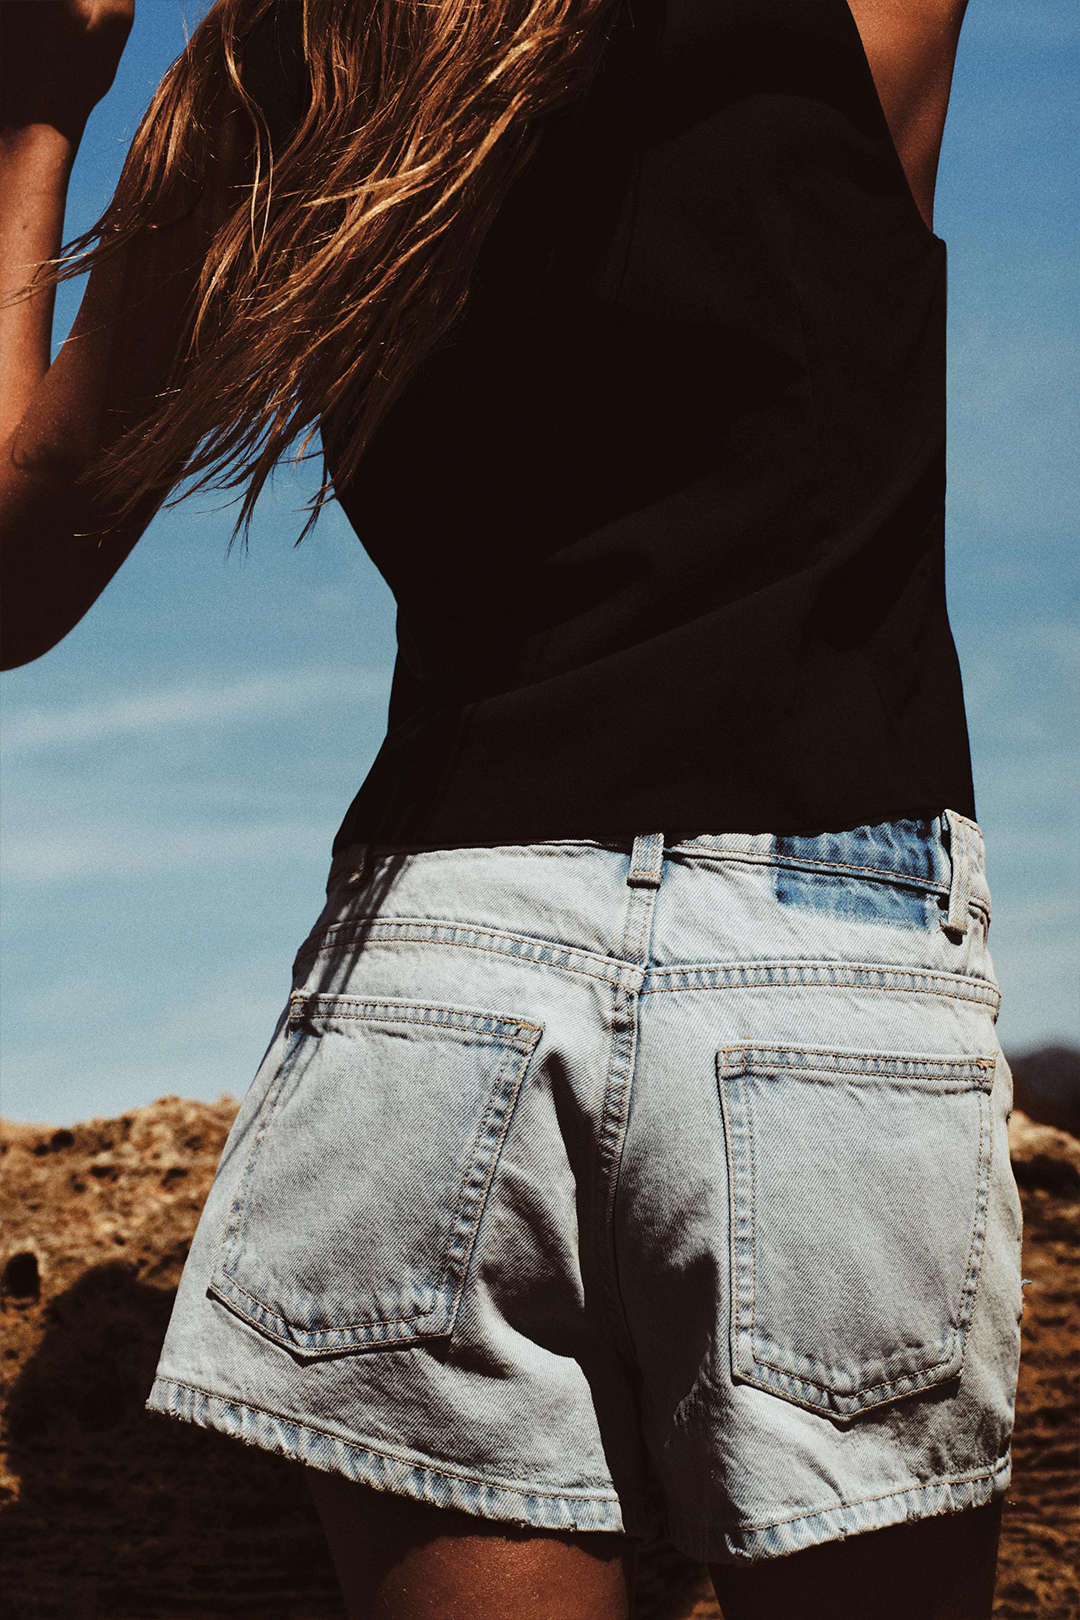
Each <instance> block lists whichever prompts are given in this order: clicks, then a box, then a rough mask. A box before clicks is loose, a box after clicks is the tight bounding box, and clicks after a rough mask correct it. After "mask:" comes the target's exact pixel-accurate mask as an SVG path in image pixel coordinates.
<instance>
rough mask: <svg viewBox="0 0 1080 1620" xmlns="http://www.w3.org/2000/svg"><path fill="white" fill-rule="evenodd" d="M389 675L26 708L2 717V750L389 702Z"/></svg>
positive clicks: (249, 681) (294, 679)
mask: <svg viewBox="0 0 1080 1620" xmlns="http://www.w3.org/2000/svg"><path fill="white" fill-rule="evenodd" d="M388 687H389V672H388V671H384V670H379V669H369V670H359V671H358V670H356V669H349V668H347V669H325V668H324V669H314V670H286V671H279V672H275V673H272V674H261V675H244V676H240V677H237V678H233V679H230V678H228V677H223V678H221V679H220V680H218V681H216V682H214V683H210V682H200V683H189V684H187V685H184V686H173V687H164V688H160V689H158V690H157V691H151V692H140V693H123V694H118V695H116V696H113V697H111V698H110V697H103V698H101V699H100V700H96V701H94V702H93V703H80V704H73V705H70V706H67V707H51V706H50V707H48V708H44V707H42V708H23V709H20V710H17V711H16V712H15V713H14V714H11V715H8V716H6V717H5V719H4V725H3V737H4V749H5V752H6V753H7V754H9V755H11V754H13V753H19V752H21V753H24V754H25V753H40V752H41V751H43V750H45V749H63V748H72V747H78V746H80V745H81V744H85V743H100V742H105V741H108V740H109V739H111V738H115V737H123V736H128V737H130V736H159V735H160V734H161V733H162V732H163V731H170V730H174V729H176V728H177V727H189V726H207V727H221V726H222V725H235V724H240V723H243V722H245V721H252V720H255V721H260V722H261V721H266V720H275V719H278V718H280V717H282V716H284V715H288V714H295V713H297V711H302V710H304V709H306V708H309V707H310V708H314V707H315V706H317V705H318V704H319V703H320V702H325V701H331V700H332V701H334V702H336V703H340V701H341V696H342V693H343V692H347V693H348V694H349V695H350V697H352V698H355V699H356V700H357V701H359V702H374V701H377V700H379V699H382V698H385V697H386V694H387V690H388Z"/></svg>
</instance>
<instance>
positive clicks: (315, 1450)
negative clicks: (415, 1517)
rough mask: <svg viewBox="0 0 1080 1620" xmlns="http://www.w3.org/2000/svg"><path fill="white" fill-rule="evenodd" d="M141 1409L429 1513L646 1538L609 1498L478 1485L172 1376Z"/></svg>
mask: <svg viewBox="0 0 1080 1620" xmlns="http://www.w3.org/2000/svg"><path fill="white" fill-rule="evenodd" d="M145 1408H146V1410H147V1411H148V1412H156V1413H159V1414H160V1415H162V1416H164V1417H171V1418H175V1419H178V1420H179V1421H180V1422H183V1423H193V1424H195V1425H196V1426H197V1427H199V1428H202V1429H214V1430H217V1431H218V1432H219V1433H221V1434H225V1435H228V1436H229V1437H230V1438H232V1439H235V1440H239V1441H241V1442H242V1443H243V1444H245V1445H249V1446H255V1447H257V1448H258V1449H260V1450H263V1451H270V1452H273V1453H275V1454H276V1455H278V1456H281V1457H287V1458H289V1459H290V1460H291V1461H294V1462H299V1463H303V1464H304V1465H305V1466H306V1467H308V1468H318V1469H321V1470H322V1471H323V1472H326V1473H332V1474H340V1475H342V1476H343V1477H344V1478H346V1479H350V1480H354V1481H355V1482H356V1483H357V1484H361V1485H368V1486H370V1487H372V1489H374V1490H380V1491H389V1492H391V1493H392V1494H394V1495H398V1496H405V1497H408V1498H410V1499H411V1500H412V1501H416V1502H425V1503H427V1504H429V1505H430V1506H432V1507H442V1508H453V1509H457V1510H459V1511H460V1512H464V1513H470V1514H473V1515H475V1516H476V1517H478V1518H483V1519H493V1520H496V1521H498V1522H501V1523H505V1524H512V1525H515V1526H518V1527H520V1528H523V1529H534V1530H565V1531H573V1532H579V1533H582V1532H589V1531H609V1532H613V1533H620V1534H624V1535H633V1536H644V1535H647V1534H651V1533H654V1532H651V1531H648V1530H645V1529H640V1528H637V1527H633V1526H630V1525H628V1524H627V1523H626V1521H625V1519H624V1514H623V1508H622V1504H621V1502H620V1500H619V1498H618V1497H617V1496H615V1495H614V1494H602V1493H598V1492H588V1491H580V1492H578V1491H575V1490H573V1489H570V1490H565V1491H561V1492H560V1491H554V1490H553V1491H550V1492H549V1491H537V1490H530V1489H529V1488H528V1486H527V1485H524V1484H521V1483H518V1482H512V1481H502V1480H485V1479H478V1478H476V1477H475V1476H474V1475H469V1474H465V1473H461V1472H457V1471H455V1470H454V1469H453V1468H451V1467H450V1466H448V1465H445V1464H442V1463H440V1462H437V1461H435V1460H434V1459H431V1458H420V1457H409V1456H404V1455H399V1454H395V1453H391V1452H389V1451H386V1450H382V1449H379V1448H378V1447H376V1446H374V1445H372V1444H365V1443H364V1442H362V1441H356V1440H344V1439H342V1438H340V1437H339V1436H337V1435H334V1434H330V1433H328V1432H327V1431H325V1430H322V1429H315V1428H312V1427H310V1426H309V1425H307V1424H304V1423H300V1422H298V1421H297V1420H296V1419H294V1418H286V1417H282V1416H281V1415H280V1414H278V1413H274V1412H267V1411H264V1410H263V1409H262V1408H260V1407H255V1406H249V1405H247V1404H246V1403H244V1402H242V1401H236V1400H232V1399H227V1398H226V1397H224V1396H221V1395H215V1394H212V1393H211V1392H210V1391H208V1390H203V1389H198V1388H196V1387H195V1386H194V1385H191V1384H185V1383H181V1382H179V1381H178V1380H176V1379H172V1378H163V1377H158V1378H155V1380H154V1383H153V1386H152V1388H151V1390H150V1394H149V1396H148V1398H147V1400H146V1402H145Z"/></svg>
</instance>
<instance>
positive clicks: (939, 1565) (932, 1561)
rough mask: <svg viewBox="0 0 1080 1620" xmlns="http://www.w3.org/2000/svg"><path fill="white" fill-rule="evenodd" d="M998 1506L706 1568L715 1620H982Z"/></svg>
mask: <svg viewBox="0 0 1080 1620" xmlns="http://www.w3.org/2000/svg"><path fill="white" fill-rule="evenodd" d="M1000 1526H1001V1499H1000V1498H999V1499H998V1500H997V1501H996V1502H992V1503H990V1504H989V1505H988V1506H986V1507H982V1508H975V1509H973V1510H972V1511H970V1512H967V1513H950V1514H945V1515H943V1516H942V1517H941V1518H935V1519H920V1520H919V1521H918V1522H917V1523H914V1524H898V1525H893V1526H890V1528H889V1529H887V1530H871V1531H868V1532H867V1533H866V1534H865V1535H860V1536H852V1537H850V1539H849V1540H847V1541H831V1542H828V1543H826V1544H825V1545H824V1546H821V1547H810V1548H808V1549H807V1550H806V1551H805V1552H801V1553H793V1554H791V1556H790V1557H788V1558H773V1559H767V1560H765V1561H764V1562H761V1563H757V1564H738V1565H733V1564H713V1565H711V1566H710V1569H709V1574H710V1575H711V1576H712V1582H713V1587H714V1588H715V1591H716V1597H717V1601H718V1602H719V1603H720V1605H721V1607H722V1608H723V1611H724V1620H915V1617H916V1616H917V1617H918V1620H989V1617H990V1613H991V1609H992V1607H993V1597H994V1573H995V1568H996V1564H997V1543H998V1533H999V1530H1000Z"/></svg>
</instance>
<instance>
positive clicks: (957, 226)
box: [0, 0, 1080, 1124]
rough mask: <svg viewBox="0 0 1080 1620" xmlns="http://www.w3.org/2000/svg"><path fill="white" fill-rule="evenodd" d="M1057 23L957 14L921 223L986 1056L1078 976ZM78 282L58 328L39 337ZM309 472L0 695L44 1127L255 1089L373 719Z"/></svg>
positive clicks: (1065, 201)
mask: <svg viewBox="0 0 1080 1620" xmlns="http://www.w3.org/2000/svg"><path fill="white" fill-rule="evenodd" d="M205 9H206V7H205V5H201V4H192V3H189V4H187V5H186V6H181V4H180V3H179V0H138V7H137V18H136V24H135V31H134V33H133V36H132V40H131V42H130V45H129V48H128V52H127V54H126V56H125V59H124V62H123V63H122V65H121V69H120V73H119V76H118V79H117V83H116V86H115V87H114V90H113V92H112V93H111V94H110V96H109V98H108V100H107V101H106V102H105V103H103V104H102V106H101V107H99V108H98V109H97V111H96V112H95V114H94V116H93V119H92V121H91V125H90V127H89V129H88V131H87V137H86V141H85V143H84V146H83V148H82V150H81V151H80V154H79V157H78V160H77V163H76V167H75V171H74V174H73V177H72V188H71V195H70V203H69V209H68V215H67V221H66V234H67V235H68V236H71V235H73V234H74V233H75V232H76V231H77V230H80V229H83V228H85V226H87V225H88V224H90V223H91V222H92V220H93V219H94V218H96V216H97V215H98V214H99V213H100V211H101V209H102V208H103V207H104V205H105V203H106V202H107V200H108V198H109V196H110V195H111V192H112V189H113V186H114V185H115V182H116V179H117V176H118V174H119V170H120V166H121V163H122V160H123V157H124V153H125V151H126V149H127V144H128V142H129V141H130V138H131V135H132V134H133V132H134V129H135V126H136V124H137V122H138V119H139V117H140V115H141V113H142V111H143V109H144V108H145V106H146V104H147V102H148V100H149V97H150V95H151V93H152V91H153V88H154V86H155V84H156V82H157V80H158V78H159V77H160V75H161V73H162V72H163V70H164V69H165V67H166V66H167V65H168V63H169V62H170V61H171V60H172V58H173V57H174V56H175V55H176V54H177V53H178V52H179V51H180V50H181V49H182V48H183V44H184V37H185V35H184V16H185V13H186V17H187V20H188V25H189V26H192V25H193V24H194V22H196V21H197V20H198V18H199V17H200V16H201V15H202V14H203V12H204V10H205ZM1078 76H1080V8H1077V7H1076V5H1075V0H1023V3H1020V0H972V4H971V6H970V7H969V11H968V16H967V20H966V22H965V25H964V35H963V38H962V41H961V47H960V55H959V60H958V64H957V72H956V80H955V84H954V90H953V100H952V107H951V111H950V115H949V125H948V128H947V131H946V136H945V145H944V150H943V156H942V166H941V175H940V179H939V184H938V195H937V202H936V211H935V228H936V229H937V231H938V233H939V234H940V235H942V236H944V237H945V239H946V240H947V242H948V244H949V278H950V280H949V338H950V360H949V364H950V381H949V401H950V405H949V409H950V452H949V454H950V459H949V529H948V552H947V555H948V588H949V603H950V614H951V618H952V624H953V631H954V634H955V637H956V642H957V646H958V648H959V652H960V659H961V664H962V668H963V671H964V688H965V694H966V699H967V705H968V719H969V725H970V730H971V741H972V751H973V758H974V768H975V787H976V802H977V809H978V814H979V821H980V824H981V826H982V828H983V831H984V833H985V835H986V839H987V846H988V869H989V878H990V884H991V889H992V893H993V903H994V921H993V926H992V929H991V936H990V945H991V950H992V953H993V958H994V964H995V969H996V972H997V976H998V979H999V981H1000V982H1001V985H1002V989H1003V992H1004V1001H1003V1006H1002V1012H1001V1018H1000V1024H999V1029H1000V1032H1001V1037H1002V1041H1003V1043H1004V1045H1005V1049H1006V1051H1007V1052H1011V1053H1013V1054H1015V1053H1016V1052H1018V1051H1021V1050H1023V1049H1024V1048H1026V1047H1029V1046H1032V1045H1036V1044H1040V1043H1042V1042H1044V1041H1048V1040H1055V1039H1065V1040H1071V1041H1078V1040H1080V996H1078V994H1077V953H1076V948H1075V937H1076V923H1077V917H1078V897H1080V825H1078V819H1077V811H1076V798H1077V794H1076V776H1077V734H1076V732H1077V719H1076V716H1077V704H1076V664H1077V632H1076V613H1075V605H1076V590H1077V564H1076V546H1075V525H1076V513H1077V508H1078V503H1077V488H1076V483H1077V472H1076V466H1077V456H1076V449H1075V447H1076V445H1077V443H1078V442H1080V431H1078V430H1080V423H1078V421H1077V416H1078V409H1077V388H1076V378H1077V368H1076V348H1077V332H1078V330H1080V327H1078V324H1077V308H1076V302H1077V298H1076V280H1075V271H1074V267H1075V265H1076V263H1077V259H1078V256H1080V241H1078V236H1080V211H1078V209H1077V195H1076V184H1077V182H1076V163H1075V153H1076V149H1077V128H1076V123H1077V114H1076V111H1075V103H1076V95H1075V91H1076V84H1077V80H1078ZM80 292H81V285H80V284H79V283H75V284H69V285H68V286H67V287H66V288H65V289H64V290H63V291H62V294H61V297H60V299H59V301H58V311H57V324H56V340H57V343H59V341H61V340H62V338H63V336H64V334H65V333H66V331H67V328H68V326H69V324H70V322H71V319H72V318H73V316H74V313H75V309H76V308H77V304H78V298H79V296H80ZM314 487H315V478H314V468H313V467H311V468H307V469H303V470H301V472H299V473H292V472H290V471H289V470H288V469H287V468H286V469H284V470H282V471H280V472H279V473H278V474H276V475H275V478H274V480H273V484H272V486H271V488H270V490H269V491H268V492H267V493H266V494H265V495H264V497H263V499H262V501H261V502H260V506H259V509H258V512H257V515H256V521H255V524H254V526H253V530H252V544H251V550H250V553H249V554H248V556H247V557H246V558H245V557H244V556H243V555H242V554H241V553H240V551H239V549H238V548H237V549H236V550H234V553H233V555H232V557H230V558H228V559H226V555H225V547H226V542H227V540H228V535H229V531H230V528H231V520H232V514H231V512H230V510H229V509H227V508H226V506H225V504H224V503H225V499H226V497H225V496H224V495H221V494H216V495H214V494H211V495H203V496H200V497H198V498H196V499H195V500H193V501H188V502H185V503H184V504H183V505H181V506H179V507H178V508H176V509H175V510H173V511H167V512H163V513H161V514H160V515H159V516H158V518H157V519H155V521H154V523H153V524H152V525H151V527H150V529H149V530H148V531H147V534H146V535H145V536H144V538H143V539H142V540H141V541H140V543H139V545H138V546H137V547H136V549H135V551H134V553H133V554H132V556H131V558H130V559H129V561H128V562H127V563H126V564H125V566H124V567H123V568H122V569H121V571H120V573H119V575H118V576H117V577H116V579H115V580H114V581H113V582H112V584H111V585H110V586H109V587H108V589H107V590H106V591H105V593H104V595H103V596H102V598H101V599H100V601H99V602H98V603H97V604H96V605H95V607H94V608H93V609H92V610H91V612H90V614H89V615H88V616H87V617H86V618H85V619H84V620H83V622H82V623H81V624H80V625H78V626H77V627H76V628H75V629H74V630H73V631H72V632H71V634H70V635H69V636H68V637H67V638H66V639H65V640H64V641H63V642H62V643H61V644H60V645H59V646H58V647H56V648H54V649H53V651H52V652H50V653H48V654H47V655H46V656H45V657H44V658H42V659H40V660H38V661H37V662H35V663H33V664H31V665H28V666H26V667H25V668H23V669H21V670H16V671H13V672H11V673H9V674H7V675H5V676H4V677H3V679H2V681H0V698H2V711H0V716H2V720H0V724H2V731H0V740H2V742H3V745H4V770H3V781H2V796H0V882H2V888H3V910H4V918H3V931H2V936H0V947H2V962H0V971H2V994H3V1022H2V1040H3V1054H2V1055H3V1080H2V1092H0V1108H2V1110H3V1112H4V1114H6V1115H7V1116H8V1117H9V1118H13V1119H20V1120H45V1121H51V1122H55V1123H57V1124H67V1123H71V1122H74V1121H75V1120H78V1119H83V1118H86V1117H89V1116H90V1115H94V1114H99V1115H102V1114H104V1115H108V1114H113V1113H117V1112H120V1111H122V1110H123V1109H125V1108H130V1107H133V1106H136V1105H138V1104H142V1103H146V1102H150V1101H152V1100H153V1099H154V1098H155V1097H158V1096H161V1095H163V1094H165V1093H170V1092H176V1093H180V1094H182V1095H185V1096H189V1097H198V1098H213V1097H217V1096H219V1095H220V1094H221V1093H223V1092H228V1093H231V1094H232V1095H233V1096H240V1095H241V1094H242V1093H243V1091H244V1089H245V1088H246V1086H247V1084H248V1082H249V1080H250V1078H251V1076H252V1074H253V1073H254V1071H255V1068H256V1066H257V1064H258V1061H259V1059H260V1057H261V1055H262V1052H263V1049H264V1047H265V1045H266V1042H267V1041H268V1040H269V1037H270V1033H271V1031H272V1028H273V1025H274V1021H275V1019H276V1017H277V1014H278V1011H279V1008H280V1006H281V1003H282V1001H283V999H284V997H285V996H286V994H287V992H288V989H289V969H290V964H291V961H292V956H293V953H294V951H295V949H296V946H297V944H298V943H299V941H300V939H301V938H302V937H303V936H304V934H305V933H306V932H307V929H308V927H309V926H310V924H311V922H312V921H313V919H314V917H315V915H316V913H317V911H318V910H319V906H320V902H321V900H322V889H323V883H324V881H325V875H326V868H327V864H328V860H329V850H330V843H331V840H332V838H333V835H334V832H335V830H336V828H337V825H338V823H339V821H340V819H341V816H342V814H343V812H344V810H345V807H346V805H347V804H348V802H349V800H350V799H351V797H352V795H353V793H354V792H355V790H356V788H357V787H358V786H359V784H360V782H361V780H362V779H363V776H364V774H365V772H366V771H367V768H368V766H369V764H370V762H371V760H372V758H373V757H374V754H375V752H376V750H377V748H378V745H379V742H380V739H381V737H382V734H383V730H384V727H385V721H386V703H387V698H388V695H389V685H390V671H391V666H392V661H393V646H394V631H393V601H392V598H391V597H390V594H389V592H388V591H387V588H386V586H385V585H384V583H383V582H382V580H381V579H380V577H379V575H378V574H377V573H376V571H375V569H374V568H373V567H372V565H371V564H370V562H369V561H368V560H367V558H366V556H365V554H364V552H363V549H362V547H361V546H360V545H359V544H358V542H357V541H356V539H355V537H354V536H353V533H352V530H351V529H350V527H349V525H348V524H347V522H346V521H345V519H344V517H343V516H342V514H341V512H340V511H339V509H338V508H337V507H336V506H331V507H330V508H328V510H327V512H326V513H325V515H324V516H323V518H322V519H321V521H320V523H319V524H318V525H317V527H316V529H315V530H314V532H313V533H312V534H311V535H310V536H309V537H308V539H307V540H305V542H304V544H303V545H302V546H301V547H300V548H299V549H298V550H294V549H293V547H292V541H293V539H294V538H295V535H296V534H297V533H298V532H299V528H300V524H301V521H302V519H301V517H300V515H299V513H300V508H301V506H302V503H303V502H304V501H305V500H306V499H307V497H308V495H309V494H310V493H311V491H312V490H313V489H314Z"/></svg>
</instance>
